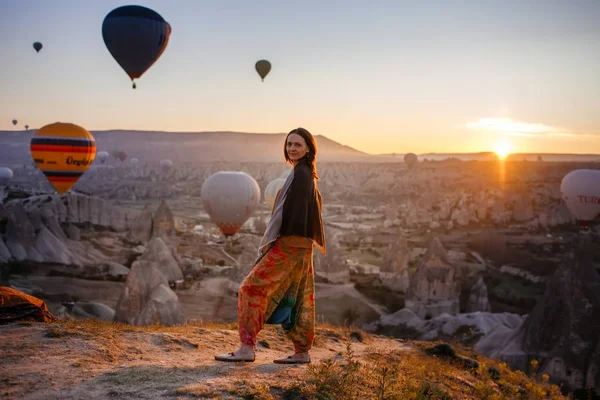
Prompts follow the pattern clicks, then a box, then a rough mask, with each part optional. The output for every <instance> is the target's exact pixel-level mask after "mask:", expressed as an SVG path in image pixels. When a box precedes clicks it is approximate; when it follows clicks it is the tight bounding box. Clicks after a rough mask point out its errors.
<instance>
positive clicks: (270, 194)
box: [265, 178, 285, 209]
mask: <svg viewBox="0 0 600 400" xmlns="http://www.w3.org/2000/svg"><path fill="white" fill-rule="evenodd" d="M284 183H285V179H284V178H277V179H273V180H272V181H271V182H269V184H268V185H267V187H266V188H265V203H267V205H268V206H269V208H270V209H273V206H274V205H275V199H276V198H277V192H279V190H280V189H281V188H282V187H283V184H284Z"/></svg>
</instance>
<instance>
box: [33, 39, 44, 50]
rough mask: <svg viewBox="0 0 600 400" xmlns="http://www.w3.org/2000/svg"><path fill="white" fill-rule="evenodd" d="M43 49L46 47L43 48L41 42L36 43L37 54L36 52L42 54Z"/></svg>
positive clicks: (34, 46)
mask: <svg viewBox="0 0 600 400" xmlns="http://www.w3.org/2000/svg"><path fill="white" fill-rule="evenodd" d="M42 47H44V46H42V44H41V43H40V42H35V43H34V44H33V48H34V49H35V52H36V53H39V52H40V50H41V49H42Z"/></svg>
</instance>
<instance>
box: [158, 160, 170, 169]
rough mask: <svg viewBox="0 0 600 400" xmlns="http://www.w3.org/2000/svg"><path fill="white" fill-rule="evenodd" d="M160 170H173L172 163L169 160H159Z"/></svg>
mask: <svg viewBox="0 0 600 400" xmlns="http://www.w3.org/2000/svg"><path fill="white" fill-rule="evenodd" d="M160 168H162V169H163V171H168V170H170V169H171V168H173V161H171V160H169V159H164V160H161V162H160Z"/></svg>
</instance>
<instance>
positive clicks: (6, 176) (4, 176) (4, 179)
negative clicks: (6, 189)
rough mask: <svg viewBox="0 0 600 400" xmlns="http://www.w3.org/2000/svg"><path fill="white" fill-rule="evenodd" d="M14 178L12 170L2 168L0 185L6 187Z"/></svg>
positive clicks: (0, 169) (0, 170)
mask: <svg viewBox="0 0 600 400" xmlns="http://www.w3.org/2000/svg"><path fill="white" fill-rule="evenodd" d="M12 178H13V171H12V169H10V168H6V167H2V168H0V185H6V184H8V182H10V181H11V179H12Z"/></svg>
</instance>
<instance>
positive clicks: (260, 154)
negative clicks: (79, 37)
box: [0, 129, 600, 165]
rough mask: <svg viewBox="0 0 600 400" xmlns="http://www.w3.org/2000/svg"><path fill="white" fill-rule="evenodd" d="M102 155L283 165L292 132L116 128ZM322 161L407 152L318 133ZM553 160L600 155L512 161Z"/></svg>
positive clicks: (16, 134)
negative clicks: (382, 150)
mask: <svg viewBox="0 0 600 400" xmlns="http://www.w3.org/2000/svg"><path fill="white" fill-rule="evenodd" d="M35 131H36V130H35V129H30V130H28V131H22V130H21V131H17V130H15V131H0V165H10V164H24V163H29V162H30V161H31V156H30V153H29V141H30V139H31V137H32V136H33V134H34V133H35ZM91 133H92V134H93V135H94V138H95V139H96V145H97V149H98V151H102V150H104V151H108V152H109V153H110V152H112V151H114V150H122V151H124V152H125V153H127V155H128V156H129V157H137V158H139V159H140V160H142V161H145V162H151V163H154V162H159V161H160V160H162V159H165V158H169V159H171V160H173V161H177V162H179V163H199V162H220V161H232V160H233V161H243V162H260V161H264V162H277V161H282V159H283V141H284V139H285V135H286V133H247V132H234V131H214V132H212V131H203V132H168V131H143V130H125V129H110V130H98V131H91ZM315 139H316V141H317V145H318V147H319V153H318V157H317V158H318V160H319V161H324V162H403V157H404V154H405V153H390V154H368V153H365V152H363V151H360V150H357V149H354V148H352V147H350V146H347V145H344V144H341V143H338V142H336V141H334V140H331V139H329V138H328V137H326V136H323V135H316V136H315ZM417 156H418V158H419V160H421V161H423V160H425V159H429V160H436V161H440V160H445V159H448V158H457V159H460V160H463V161H491V160H495V159H496V154H495V153H493V152H477V153H423V154H417ZM538 156H541V158H542V161H551V162H568V161H580V162H590V161H591V162H597V161H600V155H598V154H551V153H541V154H537V153H514V154H511V155H509V157H508V159H509V160H514V161H521V160H527V161H537V159H538Z"/></svg>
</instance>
